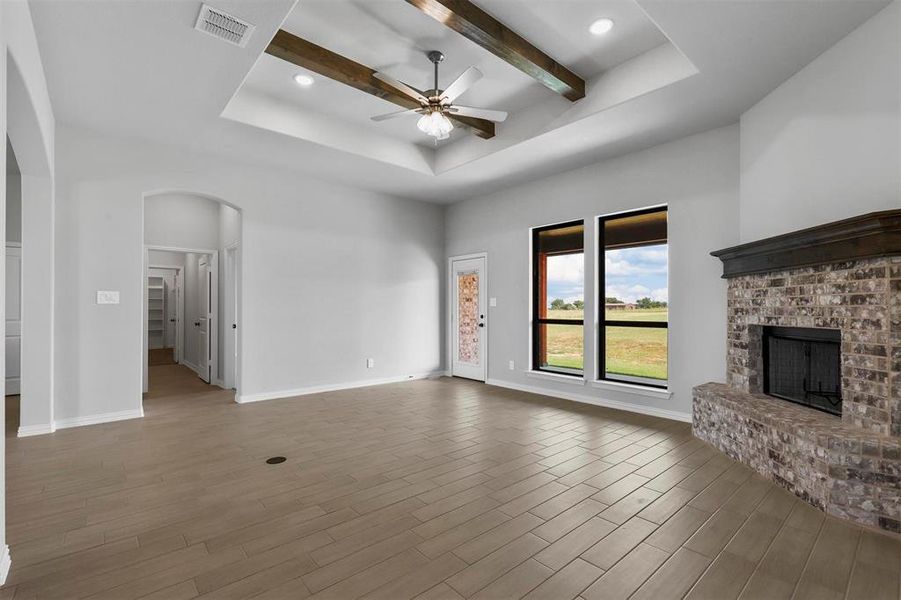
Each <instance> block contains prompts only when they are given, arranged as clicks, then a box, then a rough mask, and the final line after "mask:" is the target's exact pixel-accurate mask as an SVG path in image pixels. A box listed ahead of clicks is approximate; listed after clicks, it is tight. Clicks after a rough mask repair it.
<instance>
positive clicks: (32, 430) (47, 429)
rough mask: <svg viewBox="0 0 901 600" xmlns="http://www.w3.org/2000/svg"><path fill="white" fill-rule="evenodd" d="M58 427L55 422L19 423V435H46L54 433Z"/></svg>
mask: <svg viewBox="0 0 901 600" xmlns="http://www.w3.org/2000/svg"><path fill="white" fill-rule="evenodd" d="M54 431H56V428H55V427H54V426H53V423H41V424H39V425H19V433H18V436H19V437H31V436H33V435H44V434H47V433H53V432H54Z"/></svg>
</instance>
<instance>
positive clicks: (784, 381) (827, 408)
mask: <svg viewBox="0 0 901 600" xmlns="http://www.w3.org/2000/svg"><path fill="white" fill-rule="evenodd" d="M841 341H842V340H841V332H840V331H839V330H837V329H813V328H804V327H764V328H763V367H764V368H763V373H764V379H763V391H764V393H765V394H769V395H770V396H775V397H776V398H781V399H783V400H788V401H790V402H796V403H798V404H803V405H805V406H809V407H811V408H815V409H817V410H822V411H824V412H827V413H831V414H833V415H841V414H842V391H841Z"/></svg>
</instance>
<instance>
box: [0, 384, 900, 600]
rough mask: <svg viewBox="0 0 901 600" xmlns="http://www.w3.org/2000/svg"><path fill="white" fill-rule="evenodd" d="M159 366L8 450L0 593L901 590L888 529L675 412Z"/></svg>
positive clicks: (555, 594)
mask: <svg viewBox="0 0 901 600" xmlns="http://www.w3.org/2000/svg"><path fill="white" fill-rule="evenodd" d="M161 369H170V371H169V372H165V371H155V372H154V373H153V375H152V380H154V379H155V381H156V383H155V389H154V393H152V394H150V397H149V398H148V399H147V400H146V401H145V412H146V417H145V418H144V419H139V420H134V421H126V422H120V423H112V424H107V425H98V426H92V427H83V428H78V429H68V430H63V431H59V432H57V433H55V434H53V435H50V436H42V437H34V438H25V439H17V438H8V439H7V449H8V450H7V451H8V459H7V488H8V492H7V493H8V496H7V499H8V541H9V544H10V546H11V551H12V558H13V567H12V571H11V573H10V576H9V580H8V583H7V586H6V587H5V588H2V589H0V598H16V599H22V598H59V599H74V598H93V599H101V598H104V599H113V600H125V599H131V598H146V599H151V598H152V599H159V600H181V599H184V600H187V599H190V598H198V597H199V598H205V599H206V598H258V599H299V598H306V597H314V598H338V599H344V598H358V597H365V598H381V599H385V600H398V599H403V598H420V599H426V598H428V599H441V598H447V599H451V598H455V599H456V598H461V597H463V598H479V599H485V598H488V599H491V598H521V597H525V598H529V599H530V600H531V599H539V598H546V599H551V600H561V599H566V598H577V597H580V598H583V599H584V600H595V599H600V598H628V597H631V598H643V599H644V598H647V599H660V598H681V597H688V598H692V599H700V598H710V599H716V600H727V599H730V598H746V599H753V598H760V599H767V600H771V599H776V598H817V599H831V598H836V599H838V598H866V599H876V598H887V599H891V600H898V598H899V582H901V540H899V539H898V538H897V537H889V536H886V535H882V534H879V533H875V532H872V531H868V530H863V529H861V528H859V527H855V526H853V525H849V524H847V523H844V522H841V521H838V520H836V519H833V518H830V517H824V515H823V514H822V513H820V512H819V511H817V510H815V509H813V508H811V507H809V506H808V505H807V504H805V503H803V502H801V501H799V500H797V499H795V498H794V497H793V496H791V495H789V494H787V493H786V492H784V491H783V490H781V489H780V488H778V487H776V486H775V485H772V484H770V483H768V482H766V481H764V480H763V479H761V478H759V477H758V476H756V475H754V474H753V473H752V472H751V471H750V470H748V469H747V468H745V467H743V466H742V465H740V464H738V463H735V462H733V461H731V460H729V459H728V458H726V457H725V456H724V455H722V454H720V453H718V452H716V451H715V450H713V449H712V448H710V447H709V446H706V445H704V444H703V443H701V442H700V441H698V440H695V439H693V438H692V436H691V432H690V429H689V426H688V425H686V424H683V423H676V422H672V421H666V420H663V419H658V418H652V417H645V416H640V415H635V414H629V413H624V412H618V411H614V410H607V409H601V408H596V407H591V406H586V405H580V404H574V403H570V402H566V401H562V400H556V399H552V398H547V397H543V396H536V395H531V394H525V393H520V392H514V391H510V390H505V389H500V388H495V387H490V386H486V385H482V384H477V383H473V382H467V381H463V380H452V379H446V378H445V379H440V380H431V381H415V382H409V383H402V384H396V385H384V386H379V387H372V388H363V389H356V390H349V391H343V392H332V393H326V394H320V395H316V396H307V397H304V398H296V399H286V400H277V401H269V402H261V403H257V404H250V405H237V404H235V403H233V402H232V394H231V393H230V392H226V391H223V390H219V389H218V388H212V387H208V386H202V387H200V386H198V385H197V384H196V381H195V380H196V378H192V377H191V376H192V374H190V373H185V372H184V371H183V370H181V369H183V368H182V367H178V368H172V367H161ZM179 378H182V379H183V383H184V384H186V385H188V384H190V386H191V389H190V391H189V392H188V393H179V392H178V391H177V389H176V388H178V386H177V385H175V384H174V383H173V382H175V381H176V380H177V379H179ZM274 455H282V456H285V457H287V462H285V463H283V464H279V465H267V464H266V463H265V459H266V458H268V457H270V456H274Z"/></svg>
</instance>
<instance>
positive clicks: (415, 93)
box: [373, 73, 429, 104]
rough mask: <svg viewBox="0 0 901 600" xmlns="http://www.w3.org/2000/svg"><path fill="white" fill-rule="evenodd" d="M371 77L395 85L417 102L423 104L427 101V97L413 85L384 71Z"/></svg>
mask: <svg viewBox="0 0 901 600" xmlns="http://www.w3.org/2000/svg"><path fill="white" fill-rule="evenodd" d="M373 77H375V78H376V79H380V80H382V81H384V82H385V83H387V84H389V85H391V86H392V87H396V88H397V89H399V90H400V91H402V92H403V93H405V94H406V95H408V96H409V97H410V98H413V99H414V100H416V101H417V102H422V103H423V104H428V103H429V99H428V98H426V97H425V94H423V93H422V92H420V91H419V90H417V89H416V88H414V87H410V86H409V85H407V84H406V83H404V82H403V81H399V80H397V79H395V78H394V77H391V76H390V75H386V74H385V73H374V74H373Z"/></svg>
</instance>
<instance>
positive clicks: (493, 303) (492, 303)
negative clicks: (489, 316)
mask: <svg viewBox="0 0 901 600" xmlns="http://www.w3.org/2000/svg"><path fill="white" fill-rule="evenodd" d="M488 306H497V298H489V299H488Z"/></svg>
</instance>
